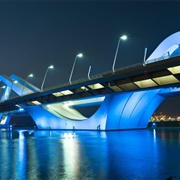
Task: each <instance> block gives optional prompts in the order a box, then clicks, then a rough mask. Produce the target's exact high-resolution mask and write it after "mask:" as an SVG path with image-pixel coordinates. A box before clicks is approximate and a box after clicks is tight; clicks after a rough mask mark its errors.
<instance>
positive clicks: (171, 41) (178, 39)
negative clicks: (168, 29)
mask: <svg viewBox="0 0 180 180" xmlns="http://www.w3.org/2000/svg"><path fill="white" fill-rule="evenodd" d="M179 45H180V31H178V32H176V33H174V34H172V35H171V36H169V37H167V38H166V39H165V40H164V41H162V42H161V43H160V44H159V46H158V47H157V48H156V49H155V50H154V52H153V53H152V54H151V55H150V56H149V57H148V59H147V60H146V63H147V64H148V63H152V62H156V61H160V60H163V59H167V58H169V57H171V56H172V54H173V53H174V52H175V50H176V49H178V48H179Z"/></svg>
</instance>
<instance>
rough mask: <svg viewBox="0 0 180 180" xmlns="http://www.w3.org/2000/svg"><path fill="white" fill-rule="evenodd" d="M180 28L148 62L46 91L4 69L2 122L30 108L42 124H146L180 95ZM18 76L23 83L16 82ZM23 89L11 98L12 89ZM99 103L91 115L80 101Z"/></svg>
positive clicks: (44, 126) (0, 77) (106, 126)
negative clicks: (82, 109) (5, 73)
mask: <svg viewBox="0 0 180 180" xmlns="http://www.w3.org/2000/svg"><path fill="white" fill-rule="evenodd" d="M179 44H180V32H177V33H174V34H173V35H171V36H169V37H168V38H166V39H165V40H164V41H163V42H162V43H161V44H160V45H159V46H158V47H157V49H156V50H155V51H154V52H153V53H152V54H151V56H150V57H149V58H148V59H146V61H144V62H143V63H139V64H135V65H132V66H128V67H124V68H121V69H117V70H116V71H115V72H106V73H102V74H99V75H96V76H93V77H91V78H89V79H88V78H87V79H83V80H78V81H74V82H73V83H72V84H69V83H66V84H61V85H58V86H56V87H51V88H47V89H45V90H43V91H41V90H40V89H39V88H37V87H35V86H34V85H32V84H30V83H28V82H27V81H26V80H24V79H22V78H20V77H18V76H16V75H11V76H10V77H8V76H6V75H0V80H1V81H2V82H3V83H4V84H5V85H6V87H5V88H4V89H3V94H2V97H1V102H0V119H1V123H0V126H1V127H7V126H8V124H9V122H10V120H11V118H12V117H13V115H14V114H17V113H24V112H26V113H28V114H29V115H30V116H31V117H32V119H33V120H34V122H35V124H36V125H37V128H38V129H49V128H51V129H78V130H97V129H101V130H120V129H139V128H146V127H147V124H148V122H149V119H150V117H151V116H152V114H153V112H154V111H155V110H156V108H157V107H158V106H159V105H160V104H161V103H162V102H163V101H164V100H165V99H166V98H167V97H169V96H178V95H180V56H179V55H180V47H179ZM15 81H16V82H17V83H15ZM12 91H13V92H15V93H16V94H17V96H16V97H13V98H10V94H11V92H12ZM93 105H99V108H98V109H97V111H96V112H95V113H94V114H93V115H92V116H91V117H85V116H84V115H82V114H81V113H80V112H79V111H78V110H77V107H81V106H84V107H86V108H88V107H89V106H93Z"/></svg>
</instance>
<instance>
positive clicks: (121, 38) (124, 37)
mask: <svg viewBox="0 0 180 180" xmlns="http://www.w3.org/2000/svg"><path fill="white" fill-rule="evenodd" d="M126 39H127V36H126V35H123V36H121V37H119V40H118V44H117V48H116V53H115V56H114V61H113V65H112V71H113V73H114V72H115V69H114V67H115V63H116V59H117V54H118V50H119V44H120V41H121V40H123V41H125V40H126Z"/></svg>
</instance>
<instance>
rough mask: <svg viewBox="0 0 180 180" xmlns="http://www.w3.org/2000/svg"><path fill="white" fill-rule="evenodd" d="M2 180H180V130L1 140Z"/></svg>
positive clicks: (28, 134) (38, 134) (4, 136)
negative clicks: (170, 178)
mask: <svg viewBox="0 0 180 180" xmlns="http://www.w3.org/2000/svg"><path fill="white" fill-rule="evenodd" d="M0 141H1V143H0V157H1V162H0V179H2V180H26V179H27V180H31V179H32V180H56V179H60V180H96V179H98V180H99V179H100V180H106V179H108V180H109V179H110V180H116V179H118V180H142V179H144V180H148V179H149V180H156V179H157V180H161V179H162V180H166V179H167V178H168V177H170V176H172V177H173V179H180V171H179V170H180V162H179V161H180V129H179V128H166V129H157V130H153V129H147V130H130V131H113V132H96V131H76V132H74V133H73V132H72V131H34V132H33V131H25V132H22V131H20V132H18V131H13V132H12V133H9V132H4V131H1V134H0Z"/></svg>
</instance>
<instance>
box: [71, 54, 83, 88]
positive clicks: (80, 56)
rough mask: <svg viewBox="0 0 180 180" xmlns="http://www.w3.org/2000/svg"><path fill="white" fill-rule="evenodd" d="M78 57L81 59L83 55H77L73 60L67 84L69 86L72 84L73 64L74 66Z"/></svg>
mask: <svg viewBox="0 0 180 180" xmlns="http://www.w3.org/2000/svg"><path fill="white" fill-rule="evenodd" d="M78 57H79V58H82V57H83V54H82V53H80V54H77V55H76V57H75V59H74V63H73V66H72V70H71V74H70V76H69V83H70V84H72V82H71V78H72V74H73V71H74V67H75V64H76V60H77V58H78Z"/></svg>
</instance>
